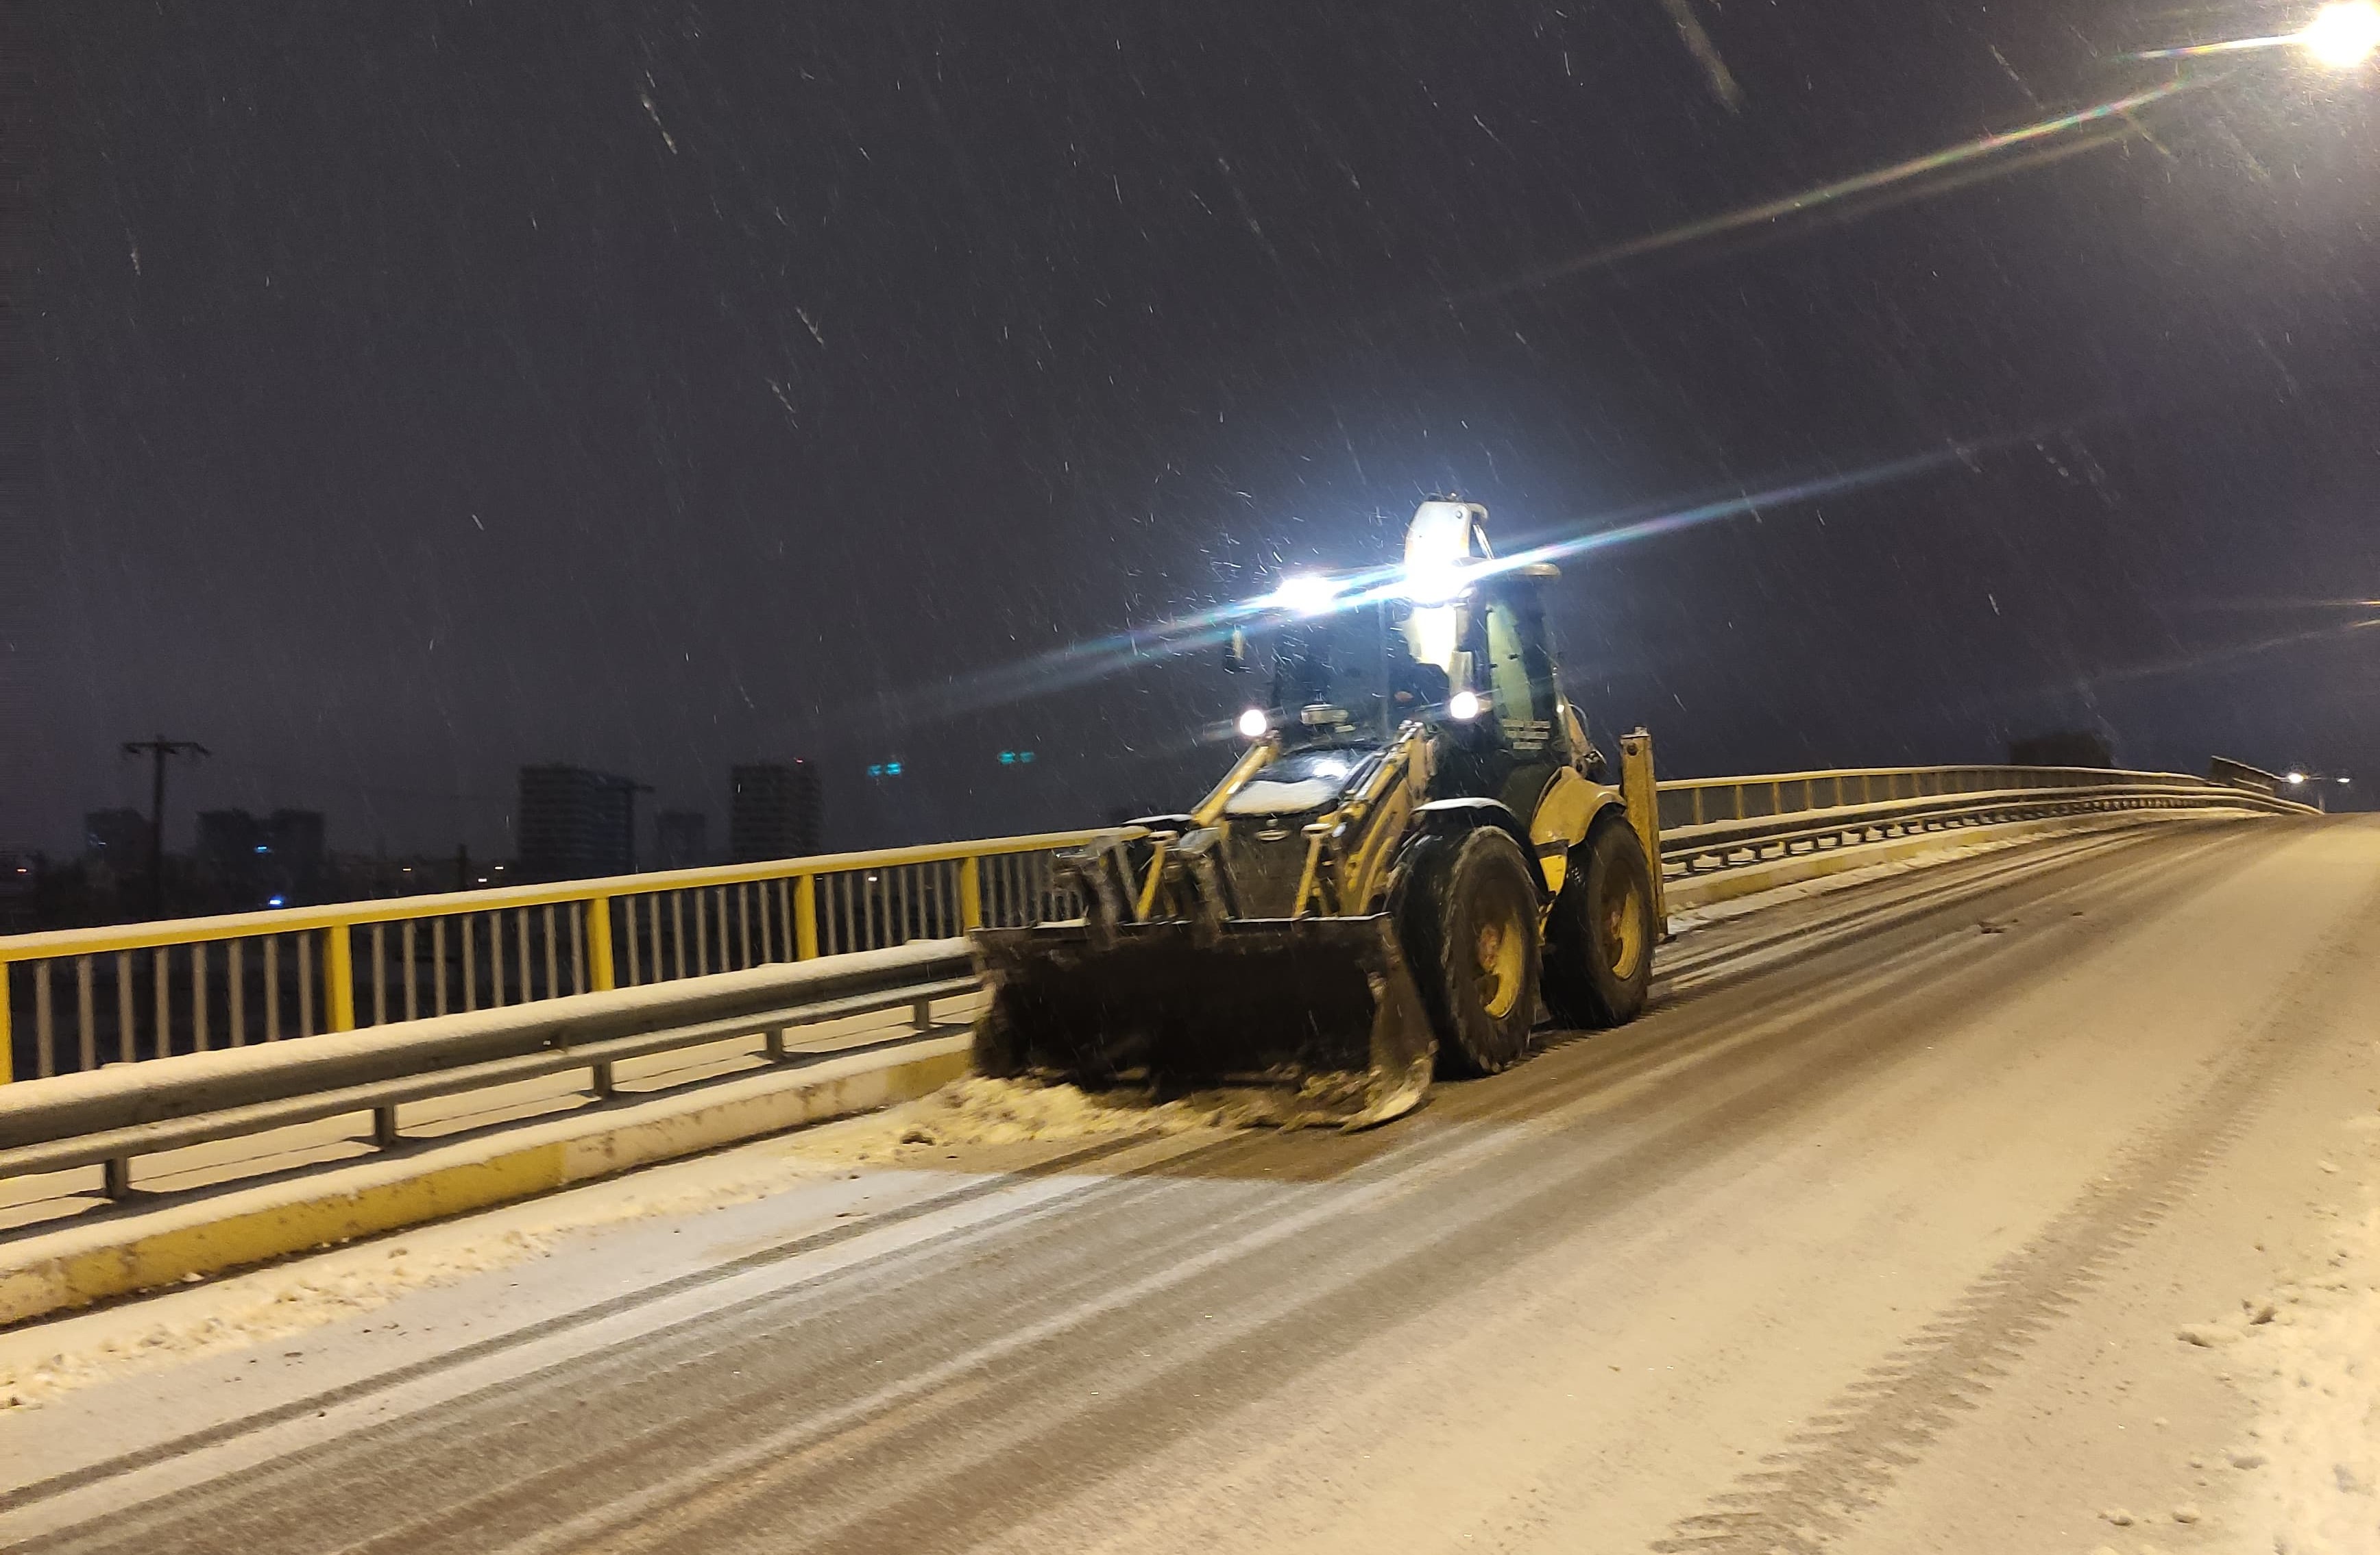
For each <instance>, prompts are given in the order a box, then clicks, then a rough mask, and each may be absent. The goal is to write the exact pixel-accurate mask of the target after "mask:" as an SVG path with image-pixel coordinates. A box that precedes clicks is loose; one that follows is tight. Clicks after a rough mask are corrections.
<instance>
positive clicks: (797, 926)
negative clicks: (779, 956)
mask: <svg viewBox="0 0 2380 1555" xmlns="http://www.w3.org/2000/svg"><path fill="white" fill-rule="evenodd" d="M818 953H819V935H818V877H817V876H816V875H795V877H794V959H795V960H796V961H815V960H817V959H818Z"/></svg>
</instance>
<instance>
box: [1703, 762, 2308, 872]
mask: <svg viewBox="0 0 2380 1555" xmlns="http://www.w3.org/2000/svg"><path fill="white" fill-rule="evenodd" d="M2144 809H2228V810H2241V809H2245V810H2255V811H2259V812H2263V813H2267V814H2287V815H2313V814H2315V813H2318V812H2316V811H2315V810H2314V809H2313V807H2311V806H2307V805H2301V804H2298V803H2296V802H2295V801H2293V800H2289V799H2282V798H2278V797H2276V796H2273V795H2271V794H2266V793H2262V792H2258V791H2256V790H2253V789H2243V788H2235V787H2232V786H2229V785H2227V784H2214V783H2209V782H2207V781H2205V780H2204V779H2202V778H2195V777H2192V776H2189V775H2188V774H2186V773H2180V772H2130V771H2105V770H2101V769H2098V768H2083V767H1897V768H1869V769H1858V770H1848V771H1831V772H1787V773H1778V774H1774V775H1768V776H1762V777H1750V778H1690V779H1686V780H1684V781H1682V782H1672V783H1665V784H1661V785H1660V811H1661V861H1662V866H1663V868H1664V870H1665V871H1668V872H1673V873H1679V874H1700V873H1704V872H1706V871H1708V870H1713V869H1729V868H1740V867H1743V866H1745V865H1750V864H1757V863H1763V862H1767V861H1769V860H1771V859H1775V858H1778V857H1781V856H1788V855H1791V854H1793V853H1797V852H1807V851H1811V850H1815V849H1821V848H1829V847H1837V846H1845V845H1851V844H1857V843H1861V842H1874V841H1879V840H1882V839H1884V838H1888V837H1900V836H1906V835H1909V834H1912V833H1914V832H1937V831H1944V830H1949V829H1952V828H1957V827H1969V826H1985V825H1997V824H1999V823H2002V822H2006V821H2012V820H2036V819H2041V818H2045V817H2051V816H2060V815H2084V814H2097V813H2111V812H2115V811H2119V810H2144Z"/></svg>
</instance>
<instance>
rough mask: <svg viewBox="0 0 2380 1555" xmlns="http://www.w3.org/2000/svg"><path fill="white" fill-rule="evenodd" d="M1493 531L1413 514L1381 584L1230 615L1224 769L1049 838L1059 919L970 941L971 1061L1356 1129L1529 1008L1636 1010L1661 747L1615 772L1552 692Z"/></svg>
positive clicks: (1537, 638) (1646, 971)
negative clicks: (1256, 646) (1265, 669)
mask: <svg viewBox="0 0 2380 1555" xmlns="http://www.w3.org/2000/svg"><path fill="white" fill-rule="evenodd" d="M1486 521H1487V512H1486V509H1484V508H1482V507H1479V506H1478V505H1476V504H1467V503H1460V502H1428V503H1424V504H1422V505H1421V507H1420V509H1419V510H1418V511H1417V512H1416V513H1415V516H1414V519H1413V522H1412V524H1411V526H1410V527H1409V528H1408V529H1407V531H1406V543H1405V564H1404V566H1403V569H1401V570H1400V571H1398V572H1397V573H1395V574H1393V575H1388V576H1382V577H1346V578H1330V577H1293V578H1290V579H1287V580H1285V581H1284V582H1283V583H1282V584H1281V587H1280V589H1277V590H1275V592H1274V593H1273V594H1271V595H1269V596H1267V598H1266V599H1265V600H1264V601H1259V602H1258V604H1257V605H1254V606H1251V607H1248V609H1247V610H1246V612H1245V623H1244V625H1242V626H1238V627H1235V628H1233V632H1232V634H1231V641H1230V643H1229V645H1228V647H1227V650H1226V653H1225V661H1224V663H1225V668H1226V669H1229V670H1233V671H1235V672H1238V673H1242V674H1252V673H1254V672H1256V671H1257V669H1258V667H1259V666H1258V663H1257V653H1256V652H1255V650H1252V648H1251V638H1252V637H1254V638H1269V648H1270V654H1269V657H1270V670H1271V678H1270V683H1269V692H1268V694H1266V695H1265V696H1263V697H1262V698H1261V699H1257V704H1256V705H1254V706H1251V707H1249V708H1248V709H1247V711H1245V712H1243V713H1242V714H1241V715H1240V717H1239V720H1238V723H1237V731H1236V732H1237V734H1238V735H1239V736H1240V737H1241V738H1242V739H1243V740H1245V742H1246V745H1245V749H1244V750H1243V752H1242V753H1241V755H1240V758H1239V759H1238V760H1237V762H1236V763H1235V764H1234V765H1233V767H1232V769H1231V771H1230V772H1229V773H1227V774H1226V775H1225V776H1224V778H1223V780H1222V781H1221V782H1220V783H1219V784H1216V786H1215V788H1214V790H1213V791H1212V792H1211V793H1209V794H1208V796H1206V797H1205V798H1204V799H1203V800H1201V801H1200V802H1199V803H1198V805H1197V806H1196V808H1193V809H1191V810H1189V811H1187V812H1185V813H1183V814H1177V815H1162V816H1151V817H1147V818H1146V819H1144V820H1139V821H1136V822H1135V823H1133V824H1132V825H1129V826H1125V827H1121V828H1118V829H1116V830H1114V831H1112V832H1106V833H1102V834H1101V835H1100V836H1099V837H1098V838H1097V839H1095V840H1094V841H1093V842H1092V843H1091V844H1088V845H1087V846H1085V847H1083V848H1081V849H1079V850H1076V851H1075V852H1073V853H1071V854H1069V855H1068V856H1065V857H1063V858H1062V860H1061V863H1060V869H1061V871H1062V878H1063V879H1064V881H1065V882H1066V883H1067V884H1069V885H1071V886H1072V887H1073V888H1074V890H1075V892H1077V893H1079V895H1080V898H1081V900H1082V901H1083V903H1084V904H1085V906H1084V916H1083V917H1082V918H1081V919H1080V920H1079V921H1076V922H1070V923H1057V924H1046V925H1043V926H1040V927H1038V928H1032V929H984V930H978V931H977V934H976V936H975V942H976V946H977V956H978V958H979V960H980V961H981V963H982V966H983V968H984V971H985V974H986V977H987V979H988V981H989V983H990V989H991V994H992V997H991V1002H990V1008H989V1010H988V1011H987V1013H986V1014H985V1016H984V1018H983V1020H982V1021H981V1022H980V1023H979V1025H978V1026H977V1032H976V1039H975V1063H976V1067H977V1071H978V1072H980V1073H983V1074H986V1075H1000V1076H1034V1077H1038V1078H1041V1079H1045V1080H1053V1081H1067V1082H1072V1083H1074V1084H1077V1085H1081V1086H1085V1087H1092V1088H1109V1087H1145V1088H1147V1090H1149V1091H1151V1092H1153V1093H1154V1094H1155V1096H1156V1097H1157V1098H1159V1099H1168V1098H1172V1097H1179V1096H1184V1095H1192V1094H1208V1093H1215V1092H1223V1093H1230V1094H1233V1095H1236V1096H1239V1097H1243V1098H1245V1099H1247V1100H1248V1101H1250V1102H1252V1103H1254V1105H1253V1107H1252V1108H1251V1109H1250V1115H1253V1116H1255V1117H1257V1118H1260V1119H1262V1120H1264V1121H1269V1122H1274V1123H1279V1124H1286V1125H1300V1124H1318V1123H1335V1124H1342V1125H1344V1126H1348V1127H1361V1126H1365V1125H1367V1124H1376V1123H1380V1122H1383V1121H1386V1120H1387V1119H1390V1118H1393V1117H1396V1116H1398V1115H1400V1114H1402V1113H1403V1112H1409V1111H1411V1110H1412V1109H1413V1108H1414V1107H1415V1106H1416V1105H1418V1104H1419V1102H1420V1101H1421V1099H1422V1098H1423V1097H1424V1095H1425V1094H1426V1093H1427V1089H1428V1087H1429V1084H1430V1081H1431V1078H1432V1076H1433V1075H1439V1074H1444V1075H1484V1074H1490V1073H1493V1072H1495V1071H1498V1070H1500V1069H1503V1068H1505V1067H1507V1066H1509V1065H1510V1064H1512V1063H1515V1062H1517V1061H1519V1060H1520V1059H1521V1058H1523V1057H1524V1056H1525V1055H1526V1053H1527V1052H1528V1050H1529V1045H1530V1040H1531V1033H1532V1031H1533V1030H1534V1029H1535V1028H1536V1026H1537V1025H1538V1023H1539V1021H1540V1018H1541V1016H1548V1017H1550V1019H1551V1020H1552V1021H1553V1022H1554V1023H1556V1024H1557V1025H1559V1026H1561V1027H1571V1028H1577V1027H1607V1026H1617V1025H1620V1024H1622V1023H1624V1022H1626V1021H1628V1020H1630V1019H1633V1017H1634V1016H1635V1014H1637V1012H1638V1011H1639V1010H1640V1009H1641V1008H1642V1007H1643V1005H1644V1002H1645V989H1646V986H1647V984H1648V982H1649V980H1650V978H1651V973H1652V964H1653V954H1654V947H1655V945H1656V943H1657V942H1658V940H1659V938H1660V935H1661V930H1662V926H1663V923H1664V921H1665V920H1664V917H1663V913H1662V904H1661V878H1660V871H1659V868H1658V862H1657V860H1658V857H1659V856H1660V855H1659V840H1658V831H1657V830H1656V828H1657V820H1656V806H1655V794H1654V787H1653V770H1652V746H1651V740H1650V738H1649V736H1647V735H1645V734H1644V732H1643V731H1641V730H1640V731H1638V732H1636V733H1634V734H1632V735H1626V736H1624V737H1623V738H1622V739H1621V742H1620V744H1621V762H1620V768H1619V771H1617V772H1616V773H1614V772H1611V771H1609V769H1608V766H1607V763H1606V760H1605V758H1604V756H1603V754H1602V753H1601V752H1600V751H1598V750H1597V748H1596V747H1594V745H1593V744H1592V743H1591V742H1590V741H1589V739H1588V737H1587V732H1586V726H1585V722H1584V721H1583V720H1582V719H1581V718H1580V716H1579V714H1578V713H1577V711H1576V710H1575V709H1573V707H1572V705H1571V703H1570V701H1569V699H1567V698H1566V697H1565V696H1564V695H1563V692H1562V688H1561V678H1560V665H1559V663H1558V662H1557V660H1556V657H1555V653H1554V647H1553V643H1552V640H1551V637H1550V634H1549V632H1548V628H1547V624H1546V617H1545V611H1544V608H1543V605H1542V603H1541V601H1540V598H1539V590H1540V589H1541V588H1542V587H1543V586H1544V585H1545V584H1546V583H1547V582H1548V581H1549V580H1551V579H1552V578H1554V577H1557V576H1559V575H1558V573H1557V571H1556V569H1555V568H1554V567H1553V566H1551V565H1548V564H1545V563H1542V562H1536V563H1532V562H1530V561H1528V560H1527V559H1526V558H1525V557H1519V558H1511V559H1507V560H1503V561H1500V560H1498V559H1497V558H1496V557H1495V556H1494V554H1493V553H1492V552H1491V551H1490V549H1489V546H1488V538H1487V528H1486ZM1615 778H1616V780H1617V781H1613V780H1614V779H1615Z"/></svg>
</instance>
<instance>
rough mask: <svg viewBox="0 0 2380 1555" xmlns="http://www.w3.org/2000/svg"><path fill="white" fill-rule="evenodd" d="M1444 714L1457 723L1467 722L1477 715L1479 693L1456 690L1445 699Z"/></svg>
mask: <svg viewBox="0 0 2380 1555" xmlns="http://www.w3.org/2000/svg"><path fill="white" fill-rule="evenodd" d="M1446 716H1448V717H1449V718H1451V719H1453V720H1454V721H1455V722H1456V723H1470V722H1471V721H1472V720H1473V719H1475V718H1476V717H1478V716H1479V693H1478V692H1476V691H1457V692H1456V693H1455V694H1454V695H1453V696H1451V697H1449V698H1448V699H1446Z"/></svg>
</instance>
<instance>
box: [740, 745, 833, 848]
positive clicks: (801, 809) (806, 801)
mask: <svg viewBox="0 0 2380 1555" xmlns="http://www.w3.org/2000/svg"><path fill="white" fill-rule="evenodd" d="M728 787H729V793H728V807H727V854H728V856H729V858H730V859H732V860H733V861H734V862H735V863H738V864H749V863H754V862H757V861H759V860H761V859H768V858H799V857H802V856H805V855H807V854H813V853H816V852H818V851H819V848H820V835H819V833H820V827H821V823H822V820H823V810H824V807H823V805H822V804H821V802H820V794H819V777H818V769H816V768H814V767H812V766H810V765H809V764H808V763H807V762H803V761H794V762H790V763H787V762H757V763H754V764H752V765H749V766H741V767H736V768H734V769H733V770H732V771H730V772H729V774H728Z"/></svg>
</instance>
